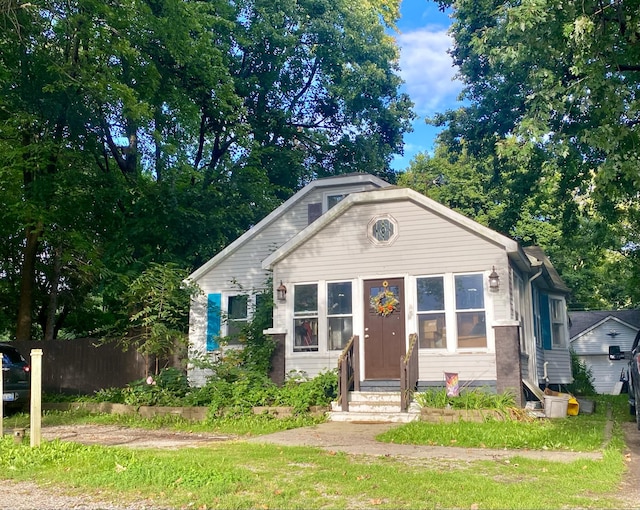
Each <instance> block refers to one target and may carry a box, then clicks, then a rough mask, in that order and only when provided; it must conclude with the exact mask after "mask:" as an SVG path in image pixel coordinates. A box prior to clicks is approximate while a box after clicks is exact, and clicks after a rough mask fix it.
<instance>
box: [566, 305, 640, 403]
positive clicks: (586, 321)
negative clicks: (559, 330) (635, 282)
mask: <svg viewBox="0 0 640 510" xmlns="http://www.w3.org/2000/svg"><path fill="white" fill-rule="evenodd" d="M569 318H570V320H571V328H570V335H571V349H573V351H574V352H575V353H576V355H577V356H578V358H579V359H580V360H582V361H583V362H584V363H585V365H586V366H587V367H588V368H590V369H591V374H592V375H593V386H594V388H595V390H596V391H597V392H598V393H602V394H611V393H612V392H613V391H614V387H615V385H616V383H617V382H619V381H620V376H621V374H622V372H623V371H626V368H627V363H628V360H618V361H611V360H609V346H610V345H617V346H619V347H620V350H622V351H629V350H630V349H631V345H632V344H633V339H634V338H635V336H636V334H637V333H638V331H639V330H640V310H618V311H609V310H593V311H587V312H569Z"/></svg>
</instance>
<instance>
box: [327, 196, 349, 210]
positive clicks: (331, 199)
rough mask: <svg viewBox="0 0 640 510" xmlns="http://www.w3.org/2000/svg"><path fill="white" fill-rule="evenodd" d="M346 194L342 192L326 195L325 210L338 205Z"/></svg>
mask: <svg viewBox="0 0 640 510" xmlns="http://www.w3.org/2000/svg"><path fill="white" fill-rule="evenodd" d="M346 196H347V195H346V194H342V195H329V196H328V197H327V211H328V210H329V209H331V208H332V207H334V206H336V205H338V203H340V202H341V201H342V200H344V199H345V198H346Z"/></svg>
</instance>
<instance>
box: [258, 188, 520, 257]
mask: <svg viewBox="0 0 640 510" xmlns="http://www.w3.org/2000/svg"><path fill="white" fill-rule="evenodd" d="M405 200H410V201H413V202H415V203H417V204H419V205H421V206H423V207H424V208H425V209H427V210H430V211H431V212H433V213H434V214H437V215H438V216H442V217H444V218H446V219H448V220H450V221H451V222H452V223H454V224H458V225H460V226H462V227H464V228H466V229H468V230H471V231H472V232H475V233H476V234H478V235H480V236H481V237H484V238H485V239H488V240H490V241H492V242H494V243H495V244H497V245H499V246H503V247H504V248H505V250H506V251H507V253H518V252H519V250H520V246H519V245H518V243H517V242H516V241H514V240H513V239H509V238H508V237H506V236H503V235H502V234H500V233H498V232H496V231H494V230H491V229H490V228H488V227H485V226H484V225H481V224H480V223H478V222H476V221H474V220H471V219H469V218H467V217H466V216H463V215H462V214H460V213H458V212H456V211H453V210H451V209H449V208H448V207H445V206H444V205H442V204H440V203H438V202H436V201H435V200H432V199H430V198H428V197H426V196H424V195H422V194H421V193H418V192H416V191H413V190H411V189H409V188H392V189H381V190H375V191H363V192H360V193H353V194H351V195H349V196H348V197H347V198H345V199H344V200H342V201H341V202H340V203H339V204H338V205H336V206H335V207H334V208H332V209H331V210H330V211H328V212H327V213H325V214H324V215H322V216H321V217H320V218H318V219H317V220H316V221H315V222H313V223H312V224H311V225H309V226H308V227H307V228H306V229H304V230H303V231H302V232H300V233H299V234H298V235H296V236H295V237H293V238H292V239H290V240H289V241H288V242H286V243H285V244H283V245H282V246H281V247H280V248H279V249H277V250H276V251H274V252H273V253H272V254H271V255H269V257H267V258H266V259H264V261H263V262H262V268H263V269H272V268H273V265H274V264H276V263H277V262H278V261H279V260H281V259H282V258H284V257H285V256H286V255H287V254H288V253H290V252H291V251H293V250H295V249H296V248H297V247H298V246H300V245H301V244H303V243H304V242H306V241H307V240H308V239H310V238H311V237H313V236H314V235H315V234H316V233H317V232H319V231H320V230H322V229H323V228H324V227H325V226H326V225H328V224H329V223H331V222H332V221H334V220H335V219H336V218H337V217H338V216H341V215H342V214H344V213H345V212H346V211H347V210H348V209H349V208H350V207H353V206H354V205H356V204H367V203H377V202H394V201H405Z"/></svg>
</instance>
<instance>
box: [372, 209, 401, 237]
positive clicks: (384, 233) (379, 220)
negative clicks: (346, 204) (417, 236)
mask: <svg viewBox="0 0 640 510" xmlns="http://www.w3.org/2000/svg"><path fill="white" fill-rule="evenodd" d="M368 228H369V232H368V236H369V239H370V240H371V241H373V243H374V244H391V243H392V242H393V241H395V240H396V237H398V223H397V222H396V220H395V219H394V218H392V217H391V216H389V215H385V216H378V217H376V218H373V219H372V220H371V221H370V222H369V226H368Z"/></svg>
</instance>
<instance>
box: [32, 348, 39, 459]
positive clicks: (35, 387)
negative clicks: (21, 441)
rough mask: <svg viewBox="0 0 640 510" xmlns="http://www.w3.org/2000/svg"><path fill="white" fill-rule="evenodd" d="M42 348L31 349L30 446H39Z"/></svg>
mask: <svg viewBox="0 0 640 510" xmlns="http://www.w3.org/2000/svg"><path fill="white" fill-rule="evenodd" d="M41 423H42V349H31V432H30V439H31V447H34V446H40V438H41V436H42V433H41V430H40V425H41Z"/></svg>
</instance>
